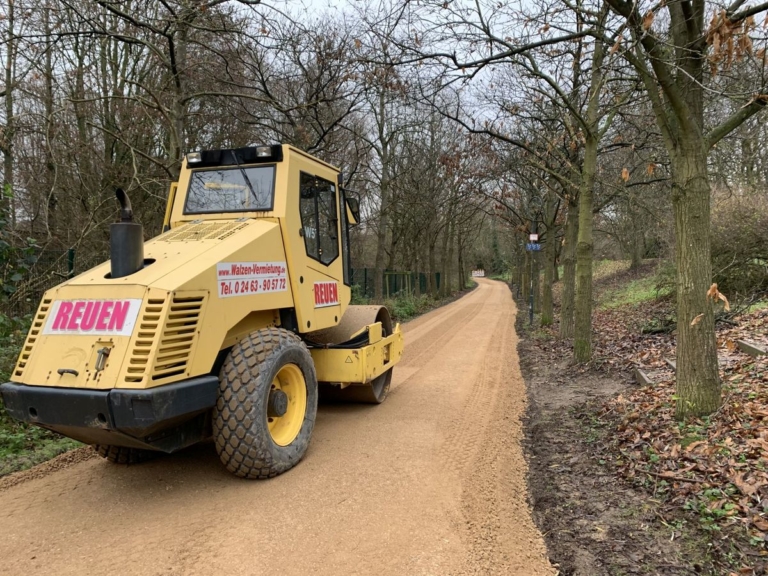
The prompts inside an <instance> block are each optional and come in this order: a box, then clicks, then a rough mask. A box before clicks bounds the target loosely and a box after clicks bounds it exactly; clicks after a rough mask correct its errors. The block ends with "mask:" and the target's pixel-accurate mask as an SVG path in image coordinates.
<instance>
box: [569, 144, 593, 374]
mask: <svg viewBox="0 0 768 576" xmlns="http://www.w3.org/2000/svg"><path fill="white" fill-rule="evenodd" d="M596 168H597V138H594V137H587V138H586V143H585V145H584V164H583V165H582V168H581V174H582V180H581V189H580V190H579V236H578V242H577V243H576V299H575V310H574V312H575V317H576V318H575V324H574V336H573V358H574V360H575V361H576V362H579V363H584V362H589V360H590V359H591V358H592V251H593V243H592V188H593V186H594V184H595V171H596Z"/></svg>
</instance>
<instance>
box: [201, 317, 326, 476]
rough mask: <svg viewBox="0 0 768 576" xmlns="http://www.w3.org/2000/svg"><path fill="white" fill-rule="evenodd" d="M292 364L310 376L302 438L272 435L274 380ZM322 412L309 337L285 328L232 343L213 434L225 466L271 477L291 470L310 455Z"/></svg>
mask: <svg viewBox="0 0 768 576" xmlns="http://www.w3.org/2000/svg"><path fill="white" fill-rule="evenodd" d="M286 364H295V365H296V366H298V367H299V369H300V370H301V372H302V374H303V375H304V382H305V385H306V388H307V409H306V413H305V414H304V421H303V422H302V425H301V429H300V431H299V434H298V436H297V437H296V439H295V440H294V441H293V442H291V443H290V444H289V445H288V446H279V445H277V444H275V442H274V441H273V440H272V436H271V435H270V433H269V428H268V427H267V399H268V398H269V391H270V387H271V385H272V381H273V380H274V378H275V375H276V374H277V373H278V372H279V370H280V369H281V368H282V367H283V366H285V365H286ZM316 415H317V375H316V373H315V365H314V363H313V362H312V356H311V355H310V353H309V350H308V349H307V347H306V345H305V344H304V342H302V341H301V339H300V338H299V337H298V336H296V335H295V334H293V333H292V332H288V331H287V330H283V329H282V328H264V329H262V330H257V331H255V332H252V333H251V334H249V335H248V336H246V337H245V338H243V339H242V340H240V342H238V343H237V344H235V345H234V346H233V347H232V350H231V351H230V352H229V354H228V355H227V358H226V360H225V361H224V365H223V366H222V368H221V372H220V374H219V397H218V399H217V401H216V406H215V407H214V409H213V439H214V442H215V445H216V452H218V454H219V458H221V461H222V463H223V464H224V466H225V467H226V468H227V470H229V471H230V472H232V473H233V474H235V475H236V476H239V477H241V478H250V479H266V478H272V477H274V476H277V475H278V474H282V473H283V472H285V471H287V470H290V469H291V468H293V467H294V466H295V465H296V464H298V463H299V461H300V460H301V459H302V458H303V457H304V454H305V453H306V451H307V448H308V447H309V439H310V437H311V436H312V430H313V428H314V427H315V417H316Z"/></svg>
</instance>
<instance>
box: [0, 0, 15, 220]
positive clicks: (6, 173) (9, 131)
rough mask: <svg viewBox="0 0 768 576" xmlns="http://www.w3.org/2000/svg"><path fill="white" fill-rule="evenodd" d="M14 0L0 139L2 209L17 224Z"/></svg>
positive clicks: (10, 7)
mask: <svg viewBox="0 0 768 576" xmlns="http://www.w3.org/2000/svg"><path fill="white" fill-rule="evenodd" d="M14 2H15V0H8V11H7V15H8V18H7V21H8V33H7V35H6V38H5V42H6V43H5V130H4V134H3V138H2V141H0V144H1V145H2V150H3V189H2V190H0V210H1V211H6V210H7V211H9V212H10V213H11V222H12V225H15V223H16V215H15V214H14V210H12V207H13V203H12V202H11V197H12V196H11V195H12V194H13V193H14V188H13V168H14V162H13V140H14V137H15V136H14V132H15V118H14V115H13V95H14V88H15V86H14V82H13V64H14V58H15V54H16V41H15V40H16V38H15V35H16V32H15V30H14V26H15V14H14V12H15V10H14V8H15V6H14Z"/></svg>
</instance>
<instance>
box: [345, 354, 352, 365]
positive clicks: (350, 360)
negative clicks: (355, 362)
mask: <svg viewBox="0 0 768 576" xmlns="http://www.w3.org/2000/svg"><path fill="white" fill-rule="evenodd" d="M344 364H352V356H347V359H346V360H345V361H344Z"/></svg>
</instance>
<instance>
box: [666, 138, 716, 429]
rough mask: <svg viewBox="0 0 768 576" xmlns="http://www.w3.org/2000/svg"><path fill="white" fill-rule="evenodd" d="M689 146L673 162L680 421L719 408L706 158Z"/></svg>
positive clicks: (694, 145)
mask: <svg viewBox="0 0 768 576" xmlns="http://www.w3.org/2000/svg"><path fill="white" fill-rule="evenodd" d="M684 146H685V148H684V149H682V150H681V151H680V153H679V155H675V156H676V157H675V156H673V159H672V160H673V162H674V164H675V165H674V170H673V172H672V174H673V184H672V204H673V207H674V213H675V233H676V242H675V263H676V265H677V370H676V371H677V389H676V392H677V396H678V401H677V404H676V415H677V417H678V418H681V419H682V418H685V417H687V416H702V415H706V414H711V413H712V412H714V411H715V410H717V409H718V408H719V406H720V377H719V370H718V364H717V342H716V338H715V320H714V306H713V304H712V303H711V302H708V301H707V296H706V294H707V290H708V289H709V287H710V283H711V282H712V260H711V255H710V250H711V249H710V237H709V214H710V188H709V179H708V176H707V155H706V152H705V151H704V150H702V149H700V148H698V147H697V146H696V144H687V145H686V144H684ZM697 318H699V320H698V321H696V322H694V320H695V319H697ZM692 324H693V325H692Z"/></svg>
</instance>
